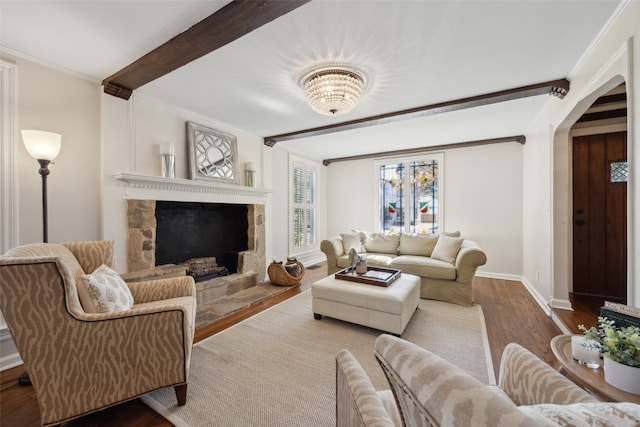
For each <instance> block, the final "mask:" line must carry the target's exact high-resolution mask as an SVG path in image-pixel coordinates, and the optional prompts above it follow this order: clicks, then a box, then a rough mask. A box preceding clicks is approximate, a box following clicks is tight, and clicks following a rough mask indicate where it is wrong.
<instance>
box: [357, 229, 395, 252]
mask: <svg viewBox="0 0 640 427" xmlns="http://www.w3.org/2000/svg"><path fill="white" fill-rule="evenodd" d="M399 244H400V235H398V234H383V233H374V234H373V235H372V237H371V239H367V241H366V242H365V244H364V247H365V249H366V250H367V252H374V253H378V254H396V255H397V254H398V246H399Z"/></svg>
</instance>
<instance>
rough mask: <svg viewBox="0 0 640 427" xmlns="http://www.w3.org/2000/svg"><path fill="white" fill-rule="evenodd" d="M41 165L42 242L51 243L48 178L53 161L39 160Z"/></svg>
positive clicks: (39, 170)
mask: <svg viewBox="0 0 640 427" xmlns="http://www.w3.org/2000/svg"><path fill="white" fill-rule="evenodd" d="M37 160H38V163H40V169H38V172H39V173H40V176H42V241H43V242H44V243H48V242H49V224H48V219H47V217H48V215H47V176H49V163H51V160H44V159H37Z"/></svg>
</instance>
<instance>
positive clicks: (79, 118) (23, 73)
mask: <svg viewBox="0 0 640 427" xmlns="http://www.w3.org/2000/svg"><path fill="white" fill-rule="evenodd" d="M16 63H17V66H18V130H21V129H36V130H46V131H50V132H56V133H60V134H62V148H61V150H60V154H59V155H58V157H57V158H56V159H55V160H54V161H53V164H52V165H50V167H49V170H50V171H51V173H50V175H49V178H47V192H48V205H49V206H48V211H49V215H48V219H49V242H52V243H56V242H69V241H76V240H97V239H100V174H99V171H100V148H99V147H100V132H99V129H100V91H101V87H100V85H99V84H98V83H96V82H90V81H88V80H85V79H81V78H78V77H74V76H71V75H69V74H65V73H62V72H59V71H56V70H52V69H50V68H47V67H44V66H42V65H38V64H35V63H33V62H29V61H26V60H22V59H17V60H16ZM15 143H16V144H17V147H16V150H15V153H16V161H17V169H16V170H17V174H18V180H17V181H18V213H19V214H18V218H19V223H18V224H16V227H18V244H26V243H34V242H41V241H42V190H41V189H42V180H41V177H40V175H39V174H38V168H39V165H38V163H37V162H36V161H35V160H34V159H33V158H32V157H31V156H30V155H29V153H27V151H26V149H25V148H24V145H23V144H22V138H21V137H20V136H18V138H17V139H16V141H15Z"/></svg>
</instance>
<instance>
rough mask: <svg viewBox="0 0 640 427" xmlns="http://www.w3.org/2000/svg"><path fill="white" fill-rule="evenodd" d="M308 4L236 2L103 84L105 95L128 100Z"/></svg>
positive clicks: (294, 1)
mask: <svg viewBox="0 0 640 427" xmlns="http://www.w3.org/2000/svg"><path fill="white" fill-rule="evenodd" d="M309 1H310V0H262V1H255V0H235V1H232V2H231V3H229V4H227V5H226V6H224V7H223V8H221V9H220V10H218V11H217V12H215V13H213V14H212V15H210V16H209V17H207V18H205V19H203V20H202V21H200V22H198V23H197V24H195V25H194V26H192V27H191V28H189V29H188V30H186V31H184V32H182V33H180V34H178V35H177V36H175V37H174V38H172V39H171V40H169V41H168V42H166V43H164V44H163V45H161V46H159V47H158V48H156V49H154V50H152V51H151V52H149V53H147V54H146V55H144V56H143V57H141V58H140V59H138V60H136V61H135V62H133V63H131V64H129V65H128V66H126V67H125V68H123V69H122V70H120V71H118V72H117V73H115V74H113V75H112V76H109V77H107V78H106V79H104V80H103V82H102V85H103V86H104V92H105V93H108V94H110V95H113V96H117V97H119V98H122V99H129V98H130V97H131V94H132V93H133V91H134V90H135V89H137V88H139V87H140V86H143V85H145V84H147V83H149V82H151V81H153V80H156V79H158V78H160V77H162V76H164V75H165V74H169V73H170V72H172V71H174V70H176V69H178V68H180V67H182V66H183V65H186V64H188V63H189V62H191V61H194V60H196V59H198V58H200V57H202V56H204V55H206V54H208V53H211V52H213V51H214V50H216V49H218V48H220V47H222V46H224V45H226V44H228V43H231V42H232V41H234V40H237V39H239V38H240V37H242V36H244V35H245V34H248V33H250V32H251V31H253V30H255V29H257V28H260V27H261V26H263V25H265V24H267V23H269V22H271V21H273V20H275V19H276V18H279V17H280V16H282V15H285V14H287V13H289V12H291V11H292V10H294V9H297V8H298V7H300V6H302V5H304V4H306V3H308V2H309Z"/></svg>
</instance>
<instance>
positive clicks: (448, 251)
mask: <svg viewBox="0 0 640 427" xmlns="http://www.w3.org/2000/svg"><path fill="white" fill-rule="evenodd" d="M463 241H464V239H456V238H455V237H449V236H445V235H444V234H443V235H440V237H439V238H438V243H436V247H435V248H434V249H433V253H432V254H431V258H433V259H439V260H441V261H446V262H450V263H451V264H454V263H455V262H456V257H457V256H458V252H459V251H460V247H461V246H462V242H463Z"/></svg>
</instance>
